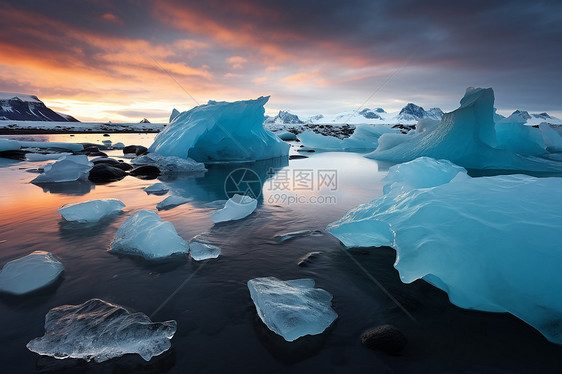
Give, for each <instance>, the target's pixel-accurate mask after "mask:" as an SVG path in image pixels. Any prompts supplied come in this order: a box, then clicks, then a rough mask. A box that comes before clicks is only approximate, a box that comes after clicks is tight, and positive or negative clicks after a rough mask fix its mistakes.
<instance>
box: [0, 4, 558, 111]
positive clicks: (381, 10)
mask: <svg viewBox="0 0 562 374" xmlns="http://www.w3.org/2000/svg"><path fill="white" fill-rule="evenodd" d="M0 18H1V22H0V91H3V92H15V93H25V94H35V95H37V96H39V98H40V99H42V100H43V101H44V102H45V103H46V104H47V105H48V106H49V107H51V108H52V109H54V110H57V111H61V112H64V113H68V114H71V115H73V116H75V117H77V118H78V119H80V120H82V121H107V120H111V121H114V122H123V121H133V122H138V121H139V120H140V119H142V118H143V117H146V118H148V119H149V120H150V121H152V122H162V121H165V120H167V118H168V116H169V114H170V112H171V110H172V109H173V108H174V107H176V108H178V109H179V110H180V111H182V110H187V109H189V108H191V107H193V106H195V105H196V102H198V103H206V102H207V101H208V100H209V99H212V100H229V101H231V100H242V99H250V98H256V97H258V96H262V95H271V99H270V101H269V103H268V104H267V112H268V113H272V114H274V113H275V112H276V111H278V110H279V109H288V110H292V111H294V112H296V113H298V114H300V115H303V116H306V115H313V114H317V113H324V114H329V113H334V112H339V111H344V110H355V109H357V108H359V107H360V106H361V105H363V104H364V106H365V107H368V108H372V107H378V106H382V107H383V108H385V109H386V110H388V111H392V110H399V109H400V108H401V107H402V106H404V105H405V104H406V103H408V102H414V103H416V104H418V105H421V106H423V107H425V108H426V109H428V108H429V107H432V106H439V107H441V108H442V109H443V110H445V111H450V110H453V109H455V108H456V107H457V106H458V101H459V100H460V98H461V96H462V94H463V93H464V91H465V89H466V87H468V86H480V87H493V88H494V91H495V94H496V106H497V107H498V108H499V109H500V113H502V114H509V113H510V112H511V111H513V110H515V109H524V110H529V111H532V112H537V111H541V112H542V111H547V112H549V113H551V114H554V115H557V116H560V117H562V69H561V66H562V2H561V1H559V0H556V1H500V0H494V1H492V0H485V1H480V0H474V1H451V0H449V1H408V0H390V1H385V0H383V1H377V0H366V1H345V2H344V1H306V0H300V1H251V0H245V1H236V0H233V1H217V0H208V1H197V2H196V1H136V0H128V1H105V0H90V1H71V0H68V1H26V0H17V1H10V2H1V1H0ZM180 86H181V87H180ZM182 87H183V89H182ZM373 94H374V95H373ZM190 95H191V96H193V98H194V99H195V100H193V99H192V98H191V97H190ZM371 95H372V97H371ZM369 97H371V99H370V100H369V101H368V102H366V103H365V101H366V100H367V99H368V98H369Z"/></svg>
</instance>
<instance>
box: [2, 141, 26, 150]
mask: <svg viewBox="0 0 562 374" xmlns="http://www.w3.org/2000/svg"><path fill="white" fill-rule="evenodd" d="M20 148H21V144H20V142H18V141H17V140H9V139H0V152H4V151H17V150H19V149H20Z"/></svg>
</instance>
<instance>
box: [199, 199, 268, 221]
mask: <svg viewBox="0 0 562 374" xmlns="http://www.w3.org/2000/svg"><path fill="white" fill-rule="evenodd" d="M257 206H258V201H257V200H256V199H254V198H251V197H250V196H245V195H238V194H237V195H234V196H233V197H231V198H230V199H228V200H227V202H226V203H225V204H224V208H222V209H221V210H218V211H216V212H214V213H213V214H211V217H210V218H211V220H212V221H213V222H214V223H219V222H226V221H235V220H239V219H242V218H245V217H247V216H249V215H250V214H252V212H253V211H254V210H256V207H257Z"/></svg>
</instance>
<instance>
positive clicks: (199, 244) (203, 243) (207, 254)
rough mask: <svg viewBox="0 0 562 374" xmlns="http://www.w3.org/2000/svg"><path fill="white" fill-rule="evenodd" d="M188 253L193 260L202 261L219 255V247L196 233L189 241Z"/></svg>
mask: <svg viewBox="0 0 562 374" xmlns="http://www.w3.org/2000/svg"><path fill="white" fill-rule="evenodd" d="M189 253H190V254H191V258H193V259H194V260H195V261H202V260H208V259H210V258H217V257H219V255H220V254H221V249H220V248H219V247H217V246H215V245H212V244H211V243H209V242H208V241H207V240H205V239H203V238H201V237H200V236H199V235H198V236H196V237H194V238H193V239H191V241H190V242H189Z"/></svg>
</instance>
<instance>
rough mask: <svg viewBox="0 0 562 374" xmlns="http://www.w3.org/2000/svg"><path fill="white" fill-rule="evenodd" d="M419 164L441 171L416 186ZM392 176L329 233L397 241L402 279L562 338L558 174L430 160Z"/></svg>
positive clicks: (356, 241)
mask: <svg viewBox="0 0 562 374" xmlns="http://www.w3.org/2000/svg"><path fill="white" fill-rule="evenodd" d="M432 164H433V165H432ZM423 165H427V166H429V167H431V168H433V170H431V169H428V171H429V172H430V173H432V174H438V173H437V172H436V171H437V170H441V171H442V175H441V176H440V177H438V178H437V177H436V178H435V183H433V184H431V183H430V184H425V185H424V186H423V187H419V186H420V185H421V184H420V183H419V180H422V179H423V178H425V176H424V175H423V174H424V170H425V169H424V168H422V167H420V166H423ZM409 168H412V170H408V169H409ZM398 171H399V172H398ZM455 173H456V175H455ZM408 174H412V175H414V176H413V177H412V176H408V177H406V178H402V179H401V176H404V175H408ZM416 174H417V175H419V178H416V177H415V175H416ZM389 176H391V177H390V178H389V179H390V180H389V181H390V182H391V183H392V184H391V185H390V186H389V187H387V188H385V194H384V195H383V196H382V197H380V198H378V199H375V200H373V201H371V202H369V203H367V204H364V205H361V206H358V207H356V208H354V209H352V210H351V211H349V212H348V213H347V214H346V215H345V216H344V217H343V218H342V219H340V220H339V221H337V222H334V223H332V224H330V225H329V226H328V228H327V231H328V232H330V233H331V234H332V235H334V236H335V237H337V238H338V239H340V241H342V243H343V244H344V245H345V246H346V247H372V246H383V245H386V246H390V247H393V248H394V249H395V250H396V252H397V256H396V263H395V265H394V266H395V267H396V269H397V270H398V271H399V273H400V278H401V280H402V281H403V282H404V283H411V282H413V281H415V280H416V279H424V280H425V281H427V282H429V283H430V284H432V285H434V286H436V287H438V288H440V289H442V290H443V291H445V292H447V293H448V295H449V299H450V301H451V302H452V303H453V304H455V305H457V306H459V307H462V308H467V309H476V310H481V311H489V312H508V313H511V314H513V315H514V316H516V317H518V318H520V319H521V320H523V321H525V322H526V323H528V324H530V325H531V326H533V327H534V328H536V329H537V330H539V331H540V332H541V333H542V334H543V335H544V336H545V337H546V338H547V339H548V340H550V341H552V342H554V343H557V344H562V325H561V324H560V316H562V299H560V298H559V297H557V296H556V295H558V292H559V291H560V290H562V273H560V268H561V267H562V249H561V247H560V243H561V242H562V215H561V214H560V207H562V195H561V194H560V191H561V190H562V178H535V177H531V176H527V175H500V176H493V177H481V178H471V177H469V176H468V175H467V174H466V172H464V171H462V170H460V169H459V168H457V167H455V166H454V165H451V164H449V165H447V164H445V163H443V162H442V161H436V160H431V159H425V160H421V161H420V160H415V161H414V162H412V163H407V164H402V165H396V166H393V167H391V168H390V170H389ZM412 181H413V182H412Z"/></svg>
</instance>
